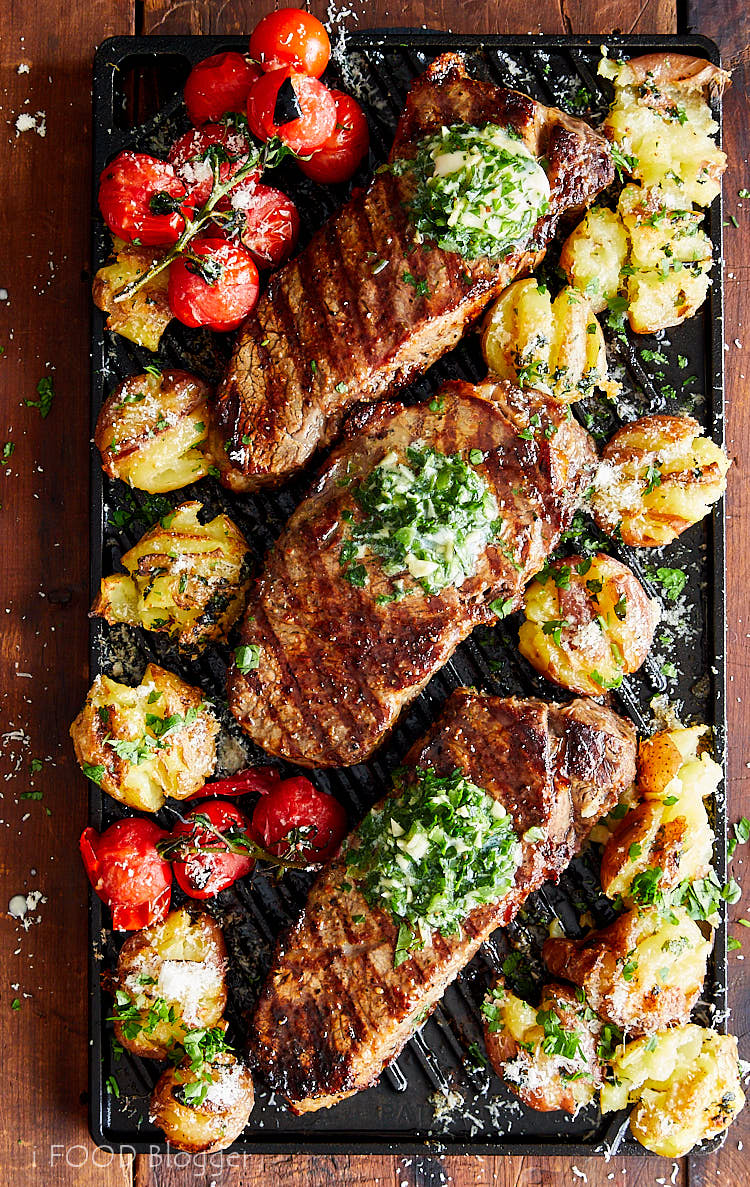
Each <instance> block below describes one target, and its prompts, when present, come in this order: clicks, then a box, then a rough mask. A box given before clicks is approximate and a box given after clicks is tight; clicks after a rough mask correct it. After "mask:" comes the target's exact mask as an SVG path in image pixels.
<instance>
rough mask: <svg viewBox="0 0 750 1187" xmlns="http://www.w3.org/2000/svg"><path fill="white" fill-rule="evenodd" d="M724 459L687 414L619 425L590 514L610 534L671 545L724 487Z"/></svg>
mask: <svg viewBox="0 0 750 1187" xmlns="http://www.w3.org/2000/svg"><path fill="white" fill-rule="evenodd" d="M729 465H730V462H729V458H728V457H727V455H726V454H725V452H724V450H723V449H722V448H721V447H720V446H719V445H716V444H715V443H714V442H713V441H712V440H711V439H710V438H709V437H704V436H703V429H702V428H701V426H700V425H699V424H698V422H697V421H696V420H693V418H692V417H690V416H643V417H641V418H640V420H635V421H632V422H631V423H630V424H626V425H623V426H622V428H620V429H618V430H617V432H616V433H615V434H614V436H613V437H612V438H611V440H610V441H609V442H608V444H607V445H606V446H605V447H604V451H603V453H602V460H601V463H600V465H599V468H598V470H597V472H596V475H595V477H594V484H593V491H592V495H591V513H592V515H593V516H594V519H595V520H596V522H597V524H598V526H599V527H600V528H601V529H602V531H604V532H607V534H608V535H610V536H614V535H617V534H619V535H620V537H621V539H622V541H623V543H625V544H632V545H635V546H636V547H641V548H658V547H660V546H661V545H662V544H669V543H670V541H671V540H674V539H675V538H676V537H677V536H679V535H680V534H681V533H682V532H684V531H686V530H687V529H688V528H689V527H692V525H693V524H695V523H698V522H699V521H700V520H701V519H703V518H704V516H706V515H708V513H709V511H710V510H711V507H712V506H713V504H714V503H716V502H718V500H719V499H720V498H721V496H722V495H723V494H724V491H725V490H726V485H727V483H726V474H727V471H728V469H729Z"/></svg>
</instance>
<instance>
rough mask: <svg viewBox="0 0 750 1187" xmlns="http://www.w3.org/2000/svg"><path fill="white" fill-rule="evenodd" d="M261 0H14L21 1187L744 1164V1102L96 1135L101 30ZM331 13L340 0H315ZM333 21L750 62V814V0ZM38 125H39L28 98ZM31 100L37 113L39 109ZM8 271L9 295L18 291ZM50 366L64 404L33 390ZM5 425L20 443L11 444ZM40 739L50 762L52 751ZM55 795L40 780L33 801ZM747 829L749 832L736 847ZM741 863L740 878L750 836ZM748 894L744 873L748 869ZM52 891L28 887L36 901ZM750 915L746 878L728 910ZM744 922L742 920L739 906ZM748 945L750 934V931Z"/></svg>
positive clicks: (737, 563)
mask: <svg viewBox="0 0 750 1187" xmlns="http://www.w3.org/2000/svg"><path fill="white" fill-rule="evenodd" d="M267 7H268V5H266V4H264V3H263V2H262V0H213V2H212V0H87V3H85V4H75V3H69V4H67V5H65V6H62V5H61V6H60V8H59V9H58V6H57V4H55V3H51V2H50V0H5V3H4V6H3V17H2V23H1V25H0V28H2V44H1V48H0V58H1V62H0V69H1V70H2V80H1V86H0V113H1V116H2V120H3V122H4V128H5V133H4V149H3V158H4V159H3V170H2V176H3V181H4V184H3V194H4V197H3V201H2V205H0V228H1V231H2V234H0V289H1V290H2V291H0V347H1V348H2V354H1V355H0V377H1V378H2V393H3V413H2V425H1V426H0V454H2V456H3V457H4V458H5V459H6V461H5V464H4V467H3V470H2V475H0V504H1V507H0V532H1V533H2V535H1V537H0V538H1V539H2V544H3V549H2V551H3V564H2V578H0V581H1V582H2V587H3V594H2V599H1V600H0V608H2V610H3V611H4V618H3V621H2V627H3V629H2V632H1V633H0V657H1V659H2V669H1V670H2V682H1V684H0V688H1V689H2V698H3V700H2V709H3V720H2V724H1V725H0V735H2V738H1V739H0V740H1V742H2V746H1V747H0V775H2V776H4V780H3V781H2V782H0V789H1V790H2V803H1V804H0V809H1V810H0V818H1V819H0V826H1V827H2V830H3V831H2V832H0V839H2V840H3V842H4V843H3V846H2V856H1V857H0V902H2V904H3V911H7V904H8V903H9V900H10V899H11V897H12V896H14V895H16V894H18V893H23V894H28V893H30V892H40V894H41V896H43V897H41V898H40V899H39V901H38V904H37V905H36V906H35V907H34V908H33V909H31V910H30V911H29V912H28V914H27V916H26V920H25V921H24V922H25V923H26V924H27V925H28V926H27V927H23V926H21V925H20V924H19V922H18V921H17V920H16V919H14V918H13V917H11V915H10V914H5V915H4V917H3V920H2V932H1V936H0V1051H1V1052H2V1056H1V1058H2V1075H1V1076H0V1094H2V1095H1V1102H2V1103H1V1105H0V1127H1V1128H2V1141H1V1142H0V1167H2V1170H3V1172H4V1179H5V1182H7V1183H10V1184H11V1185H12V1187H36V1185H41V1187H58V1185H59V1184H66V1185H68V1184H76V1185H78V1184H80V1185H81V1187H88V1185H89V1184H94V1183H95V1184H100V1185H103V1187H115V1185H119V1187H125V1185H127V1187H131V1185H132V1184H137V1185H138V1187H176V1185H177V1184H181V1183H188V1182H191V1183H196V1184H199V1185H204V1187H209V1185H210V1184H213V1185H214V1187H230V1185H231V1187H240V1185H242V1187H261V1185H266V1184H269V1183H275V1184H278V1187H282V1185H284V1187H287V1185H289V1187H291V1185H292V1184H294V1185H295V1187H297V1185H305V1187H307V1185H309V1187H323V1185H324V1184H325V1185H333V1184H340V1183H346V1184H348V1185H349V1187H355V1185H356V1187H373V1185H374V1184H382V1185H383V1187H396V1185H401V1187H406V1185H407V1184H408V1185H409V1187H411V1185H412V1184H419V1185H427V1184H430V1185H432V1184H435V1185H437V1184H442V1183H452V1184H455V1187H469V1185H470V1184H477V1185H484V1184H488V1185H489V1184H495V1183H497V1184H499V1185H501V1187H509V1185H511V1184H513V1185H515V1187H552V1185H557V1184H562V1183H570V1184H576V1183H583V1182H584V1181H586V1182H588V1184H589V1187H607V1184H609V1183H615V1184H619V1183H622V1184H626V1185H628V1187H635V1185H636V1184H638V1185H641V1184H652V1183H677V1184H690V1185H691V1187H698V1185H700V1187H703V1185H706V1184H709V1183H710V1184H713V1183H716V1182H720V1183H726V1184H730V1185H731V1187H740V1185H741V1184H748V1183H750V1171H748V1170H747V1169H746V1165H747V1164H746V1161H745V1159H746V1155H744V1154H742V1153H741V1152H740V1151H741V1149H742V1144H743V1141H744V1144H745V1146H746V1147H747V1148H748V1149H750V1108H749V1109H747V1110H746V1111H745V1113H744V1114H743V1115H742V1117H741V1118H740V1120H739V1121H738V1123H737V1124H735V1126H734V1127H733V1128H732V1129H731V1130H730V1133H729V1137H728V1139H727V1141H726V1144H725V1146H724V1148H723V1149H722V1150H721V1151H720V1152H719V1153H717V1154H714V1155H711V1156H710V1157H707V1158H700V1157H696V1158H687V1159H683V1160H681V1161H680V1163H679V1164H677V1163H670V1162H669V1161H667V1160H663V1159H657V1158H641V1159H626V1158H613V1159H612V1160H611V1162H609V1163H605V1162H604V1161H603V1160H600V1159H595V1158H590V1159H583V1160H579V1162H578V1165H577V1167H576V1168H572V1167H571V1165H570V1164H569V1162H568V1161H567V1160H564V1159H539V1158H450V1157H448V1158H445V1159H437V1158H434V1159H432V1158H419V1159H401V1158H397V1157H395V1156H391V1157H378V1158H369V1157H365V1156H357V1157H352V1158H345V1157H335V1158H334V1157H309V1158H308V1157H304V1158H302V1157H291V1156H290V1157H286V1156H279V1157H262V1156H260V1155H258V1156H255V1157H251V1158H247V1159H241V1158H238V1157H236V1156H235V1157H233V1158H232V1157H224V1158H223V1160H221V1159H219V1158H218V1156H214V1158H213V1159H212V1160H206V1161H205V1162H202V1161H201V1160H193V1161H191V1160H190V1159H188V1158H187V1157H186V1156H182V1157H180V1158H174V1157H173V1158H172V1160H171V1162H170V1163H167V1160H166V1159H159V1158H155V1159H153V1160H151V1161H149V1159H147V1158H145V1157H142V1158H138V1159H136V1160H135V1161H134V1162H133V1161H132V1160H131V1159H129V1158H127V1157H124V1158H114V1157H111V1156H107V1155H105V1154H104V1153H103V1152H102V1151H97V1150H96V1148H95V1147H94V1146H93V1144H92V1142H91V1140H90V1138H89V1136H88V1133H87V1128H86V1097H85V1090H86V1054H87V1037H86V1034H87V1027H86V948H87V940H86V883H85V879H84V876H83V873H82V871H81V868H80V866H79V861H78V856H77V839H78V835H79V833H80V831H81V828H82V827H83V825H84V823H85V812H86V787H85V782H84V780H83V779H82V777H81V776H80V775H79V773H78V771H77V768H76V765H75V762H74V760H73V754H72V748H71V745H70V743H69V739H68V726H69V723H70V720H71V718H72V717H73V715H74V713H75V712H76V711H77V709H78V707H79V705H80V703H81V702H82V700H83V697H84V694H85V691H86V688H87V684H88V681H87V620H86V613H87V610H88V575H87V566H88V500H87V492H88V482H87V471H88V459H89V442H88V403H89V384H88V377H87V367H88V325H89V301H90V283H89V276H88V264H89V227H90V217H91V215H90V189H91V187H90V164H89V161H90V154H91V143H90V135H91V111H90V108H91V84H90V78H91V63H92V57H93V53H94V48H95V46H96V45H97V44H98V43H99V42H101V41H102V40H103V39H104V38H105V37H109V36H111V35H113V34H127V33H186V32H189V33H219V32H231V33H243V32H249V30H250V29H251V28H252V26H253V25H254V23H255V22H256V21H257V19H258V18H259V16H260V15H262V14H263V12H264V11H266V10H267ZM312 7H313V9H314V11H315V12H316V13H317V14H318V15H319V16H321V17H324V18H325V16H326V4H325V3H324V0H316V2H315V3H314V4H313V5H312ZM327 15H328V18H329V19H332V20H333V22H334V23H339V24H340V23H347V24H349V25H353V24H358V25H359V26H360V27H365V26H367V25H385V24H393V25H397V24H405V25H412V26H415V25H422V24H425V25H427V26H429V27H433V28H452V29H454V30H456V31H472V32H477V31H481V30H483V29H486V30H487V31H493V32H501V33H526V32H530V31H532V32H533V31H539V32H549V33H561V32H585V33H596V34H602V35H606V34H607V33H610V32H612V31H616V30H619V31H623V32H638V33H669V32H674V31H676V30H677V29H678V27H679V29H680V30H682V31H686V30H691V31H696V32H701V33H704V34H707V35H708V36H710V37H713V38H714V39H715V40H716V41H717V42H718V43H719V45H720V47H721V50H722V53H723V56H724V64H725V65H726V66H728V67H729V68H731V69H732V71H733V86H732V88H731V90H730V91H729V93H728V95H727V98H726V102H725V112H726V122H725V147H726V148H727V151H728V153H729V170H728V172H727V175H726V178H725V196H726V209H727V217H728V216H729V215H735V216H736V218H737V221H738V223H739V226H738V227H736V228H735V226H734V225H733V224H732V223H729V224H728V225H727V227H726V230H725V260H726V333H725V339H726V343H727V347H726V367H727V441H728V448H729V453H730V455H731V456H732V457H733V459H734V463H735V464H734V468H733V470H732V473H731V475H730V483H729V492H728V496H727V511H728V522H729V545H728V603H729V614H728V620H729V638H728V673H729V677H728V679H729V697H728V710H729V741H730V749H729V789H728V790H729V818H730V820H736V819H737V818H738V817H739V816H740V815H742V814H743V813H745V814H748V815H750V812H749V811H748V797H747V792H746V789H747V780H748V778H749V777H750V775H749V773H748V770H749V769H750V744H749V743H748V737H749V736H750V728H749V727H750V667H749V666H748V648H747V644H746V640H747V638H748V636H749V633H750V626H748V622H749V621H750V580H748V577H749V576H750V566H749V565H748V559H747V558H748V548H747V544H746V541H747V538H748V525H749V524H750V508H748V495H747V481H746V475H747V467H748V459H749V458H750V401H748V400H746V399H745V392H746V389H747V387H748V382H747V380H748V378H750V332H749V327H747V326H746V325H745V324H744V320H745V317H746V316H747V314H748V312H750V309H749V308H748V302H747V300H746V299H744V301H743V293H746V292H747V282H748V277H749V267H750V266H749V265H748V262H747V261H748V259H749V258H750V202H748V201H745V202H744V203H742V202H741V200H740V199H739V198H738V190H740V189H742V188H750V167H749V166H748V149H749V148H750V127H749V125H750V120H748V116H747V98H746V96H747V94H748V81H749V80H750V49H749V48H748V46H749V43H750V9H748V6H747V3H746V0H724V2H723V3H721V4H720V3H717V0H681V2H680V3H679V4H676V3H675V2H674V0H536V2H535V3H533V4H530V3H528V2H527V0H443V2H440V0H433V2H429V0H426V2H424V3H419V2H418V0H412V3H407V4H403V5H402V4H395V3H394V4H391V3H390V0H347V2H344V0H339V4H338V7H337V3H336V0H333V3H332V4H331V5H330V6H329V8H328V13H327ZM24 114H26V115H30V116H31V117H32V121H31V122H32V123H33V125H34V126H33V127H32V128H31V129H30V130H27V131H22V130H19V128H18V126H17V120H18V117H19V116H22V115H24ZM29 122H30V121H28V120H21V123H20V128H21V129H23V128H24V126H25V125H27V124H28V123H29ZM6 290H7V296H6ZM46 375H48V376H51V377H52V379H53V382H54V390H55V399H54V404H53V407H52V409H51V412H50V414H49V416H48V417H47V418H46V419H42V418H41V416H40V414H39V411H38V410H37V409H35V408H33V407H30V406H28V405H27V403H26V401H29V400H32V401H33V400H36V399H37V395H36V387H37V384H38V382H39V380H40V379H41V378H42V377H43V376H46ZM6 442H9V443H10V444H11V445H12V446H13V447H14V448H13V452H12V454H10V456H8V448H7V447H6V445H5V443H6ZM33 760H41V769H38V770H37V769H36V768H38V767H39V762H34V761H33ZM29 792H41V793H42V798H41V799H39V798H29V795H28V793H29ZM741 852H742V850H740V851H739V853H740V854H741ZM734 867H735V868H734V873H735V876H736V877H738V878H739V879H740V881H742V880H743V878H742V875H743V873H744V872H745V871H744V869H743V865H742V862H741V857H738V858H736V859H735V862H734ZM744 883H745V895H746V896H747V894H748V892H750V877H745V879H744ZM33 901H34V900H32V902H33ZM747 914H750V911H749V910H748V907H747V903H746V899H743V901H741V902H739V903H738V904H736V905H735V906H734V907H732V908H731V915H732V918H733V919H734V920H736V919H738V918H739V917H742V916H744V915H747ZM732 930H733V932H734V933H735V934H737V933H739V937H740V938H743V937H747V936H748V934H749V933H748V932H747V931H745V930H744V929H743V928H742V927H737V926H734V927H733V929H732ZM748 946H750V944H749V945H748ZM744 969H745V965H744V964H743V962H742V955H741V953H740V954H737V953H732V954H731V956H730V981H731V1005H732V1018H731V1027H732V1030H733V1031H734V1032H735V1033H736V1034H737V1035H738V1036H739V1039H740V1049H741V1053H742V1054H743V1055H744V1057H745V1058H750V1042H749V1041H748V1015H749V1014H750V990H749V989H748V986H747V982H746V979H745V976H744Z"/></svg>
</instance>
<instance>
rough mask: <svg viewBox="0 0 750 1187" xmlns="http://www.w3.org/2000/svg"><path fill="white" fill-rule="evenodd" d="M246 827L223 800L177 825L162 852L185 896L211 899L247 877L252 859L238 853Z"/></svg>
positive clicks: (245, 821)
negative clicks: (167, 855) (167, 857)
mask: <svg viewBox="0 0 750 1187" xmlns="http://www.w3.org/2000/svg"><path fill="white" fill-rule="evenodd" d="M249 825H250V821H249V820H248V818H247V817H246V816H245V815H244V813H242V812H240V810H239V808H236V807H235V805H234V804H228V803H226V802H225V801H223V800H213V801H212V802H211V803H208V804H203V805H202V806H201V807H200V808H196V809H195V811H193V812H191V813H190V814H189V815H188V816H187V817H186V818H185V820H180V821H178V823H177V824H176V825H175V827H174V828H173V829H172V834H171V836H170V838H169V840H168V841H167V842H166V846H162V851H164V852H168V853H169V856H170V858H171V861H172V868H173V870H174V876H175V878H176V879H177V882H178V883H179V885H180V886H181V887H182V889H183V890H184V891H185V894H187V895H189V896H190V898H197V899H207V898H212V897H213V896H214V895H215V894H218V893H219V891H220V890H226V888H227V887H228V886H231V885H232V883H233V882H236V881H237V879H238V878H243V877H244V876H245V874H249V873H250V871H251V870H252V868H253V866H254V865H255V859H254V858H252V857H249V856H248V854H247V851H244V852H243V849H242V838H243V837H244V836H246V834H247V830H248V828H249Z"/></svg>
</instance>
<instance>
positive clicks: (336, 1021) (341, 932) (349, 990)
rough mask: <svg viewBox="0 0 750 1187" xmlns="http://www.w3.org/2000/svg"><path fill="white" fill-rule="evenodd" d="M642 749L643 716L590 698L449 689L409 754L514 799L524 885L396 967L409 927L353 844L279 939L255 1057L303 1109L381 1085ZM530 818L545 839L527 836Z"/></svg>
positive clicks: (612, 798) (560, 861) (608, 802)
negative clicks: (639, 726)
mask: <svg viewBox="0 0 750 1187" xmlns="http://www.w3.org/2000/svg"><path fill="white" fill-rule="evenodd" d="M584 748H585V752H586V754H587V756H588V758H587V761H586V762H585V763H584V762H583V761H582V760H583V754H584ZM635 748H636V743H635V731H634V729H633V727H632V725H631V724H630V723H629V722H627V721H625V720H624V719H622V718H619V717H618V716H617V715H616V714H614V713H612V712H611V711H610V710H608V709H605V708H602V707H601V706H599V705H597V704H595V703H594V702H592V701H587V700H577V701H573V702H572V703H571V704H569V705H567V706H565V707H560V706H559V705H547V704H545V703H543V702H541V701H534V700H529V701H519V700H515V699H512V698H511V699H508V700H503V699H501V698H497V697H489V696H486V695H484V694H481V693H477V692H475V691H473V690H469V689H459V690H458V691H457V692H455V693H454V694H453V695H452V696H451V697H450V698H449V700H448V702H447V703H446V706H445V708H444V710H443V713H442V715H441V717H440V719H439V720H438V721H437V723H436V724H435V725H434V726H433V728H432V730H431V731H430V733H429V734H428V736H427V738H426V739H425V740H424V741H423V742H421V743H417V744H416V746H414V747H413V748H412V750H411V751H410V753H409V755H408V756H407V759H406V765H407V766H408V767H416V766H420V767H431V768H433V769H434V771H435V773H436V774H437V775H438V776H447V775H450V774H451V773H452V772H453V771H454V770H455V769H456V768H458V769H460V770H461V771H462V772H463V773H464V774H465V775H466V777H467V778H468V779H470V780H471V781H472V782H474V783H477V784H478V785H479V786H481V787H483V788H484V789H485V791H486V792H487V794H488V795H490V796H492V797H493V798H495V799H497V800H499V801H500V802H501V803H502V804H503V805H504V807H505V808H506V809H507V811H508V812H509V813H510V815H511V818H512V820H513V825H514V829H515V831H516V834H517V836H518V837H519V839H520V840H521V846H522V860H521V864H520V866H519V868H518V870H517V872H516V877H515V884H514V885H513V886H512V887H511V888H510V890H509V891H508V892H507V893H506V894H505V895H504V896H503V898H502V899H501V900H500V901H498V902H496V903H493V904H489V905H487V906H481V907H477V908H475V909H474V910H472V911H471V912H470V914H469V915H468V917H467V918H466V919H465V921H464V924H463V928H462V932H461V934H459V935H454V936H441V935H440V934H438V933H435V934H434V935H433V938H432V943H431V945H429V946H426V947H425V948H424V949H422V950H421V951H420V950H415V951H414V952H412V954H411V955H410V956H409V958H408V959H407V960H406V961H405V962H404V963H403V964H401V965H399V967H398V968H397V969H394V967H393V959H394V954H395V950H396V941H397V935H398V926H397V924H396V923H395V922H394V920H393V919H392V917H391V915H390V913H388V912H386V911H383V910H381V909H380V908H379V907H377V906H370V905H369V904H368V903H367V902H366V901H365V899H364V898H363V897H362V895H361V894H360V893H359V890H358V888H357V885H356V882H354V879H353V877H352V875H351V873H350V871H349V869H348V867H347V865H346V860H345V855H344V856H342V857H339V858H338V859H337V860H335V861H334V862H333V863H332V865H331V866H330V867H329V868H328V869H327V870H326V871H324V873H322V874H321V875H320V877H319V878H318V880H317V882H316V883H315V884H314V886H313V887H312V890H311V892H310V896H309V900H308V904H307V907H306V909H305V911H304V912H303V914H302V917H301V919H300V920H299V922H298V923H297V924H296V925H295V926H294V927H292V928H291V929H290V931H289V932H288V933H286V934H285V935H284V936H282V937H281V939H280V941H279V944H278V946H277V951H276V957H275V960H274V964H273V966H272V969H271V972H270V974H269V977H268V980H267V982H266V985H265V988H264V990H263V992H262V994H261V997H260V1000H259V1003H258V1006H257V1009H256V1013H255V1016H254V1019H253V1024H252V1027H251V1036H253V1037H251V1039H250V1043H251V1056H252V1058H253V1060H254V1062H255V1064H256V1066H257V1067H258V1068H259V1070H260V1071H261V1073H262V1074H263V1076H264V1077H265V1078H266V1080H267V1081H268V1083H269V1085H270V1087H271V1088H272V1089H273V1090H274V1091H279V1092H281V1093H282V1094H284V1095H285V1096H286V1097H287V1099H288V1100H289V1102H290V1105H291V1108H292V1110H293V1111H294V1112H297V1113H303V1112H308V1111H313V1110H316V1109H318V1108H322V1107H327V1106H329V1105H332V1104H335V1103H337V1102H338V1101H339V1100H341V1099H342V1098H343V1097H345V1096H349V1095H351V1094H352V1093H353V1092H356V1091H358V1090H359V1089H361V1088H364V1087H367V1086H368V1085H370V1084H372V1083H374V1081H375V1080H376V1079H377V1078H378V1076H379V1075H380V1073H381V1072H382V1070H383V1068H384V1066H385V1065H386V1064H387V1063H388V1062H389V1061H390V1060H391V1059H393V1058H395V1056H396V1055H397V1054H398V1052H399V1051H400V1050H401V1048H402V1047H403V1045H404V1043H406V1042H407V1041H408V1039H409V1038H410V1037H411V1035H412V1034H413V1032H414V1030H415V1029H416V1027H417V1025H419V1024H420V1023H421V1021H422V1020H423V1019H424V1017H425V1016H426V1015H427V1014H429V1012H430V1011H431V1010H432V1008H434V1006H435V1004H436V1003H437V1001H438V1000H439V998H440V997H441V996H442V994H443V992H444V991H445V989H446V987H447V985H448V984H449V983H450V982H451V981H452V980H453V979H454V977H455V976H456V975H457V974H458V973H459V971H460V970H461V968H462V967H464V965H466V964H467V963H468V962H469V961H470V960H471V959H472V957H473V956H474V954H475V953H476V951H477V949H478V948H479V946H480V944H481V943H482V942H483V941H484V940H485V939H486V938H487V937H488V936H489V935H490V933H491V932H492V931H493V930H494V929H495V928H496V927H498V926H502V925H506V924H507V923H509V922H510V921H511V920H512V918H513V917H514V915H515V914H516V913H517V911H518V910H519V909H520V907H521V906H522V904H523V902H524V901H525V900H526V898H527V897H528V895H529V894H530V893H531V892H532V891H533V890H535V889H536V888H538V887H539V886H540V885H541V884H542V883H543V882H544V881H546V880H547V879H549V878H552V879H553V880H555V881H557V879H558V878H559V877H560V874H561V873H562V871H563V870H564V869H565V867H566V866H567V865H568V863H569V861H570V859H571V858H572V857H573V855H574V853H575V852H576V851H577V850H578V849H579V848H580V847H581V845H582V843H583V841H584V840H585V838H586V836H587V835H588V833H589V831H590V829H591V828H592V826H593V824H594V823H595V821H596V820H597V819H598V818H599V817H600V816H601V815H603V814H604V813H605V812H607V811H609V810H610V809H611V808H612V807H613V806H614V804H615V803H616V802H617V800H618V798H619V797H620V795H621V793H622V792H623V791H624V789H625V788H626V787H627V786H628V785H629V783H631V782H632V780H633V778H634V776H635ZM584 767H586V768H587V769H586V770H584ZM532 827H536V828H540V829H541V830H542V836H541V839H539V840H534V841H529V840H527V839H524V834H525V833H526V831H527V830H528V829H529V828H532ZM352 843H354V844H356V833H355V834H354V840H353V842H352Z"/></svg>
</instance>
